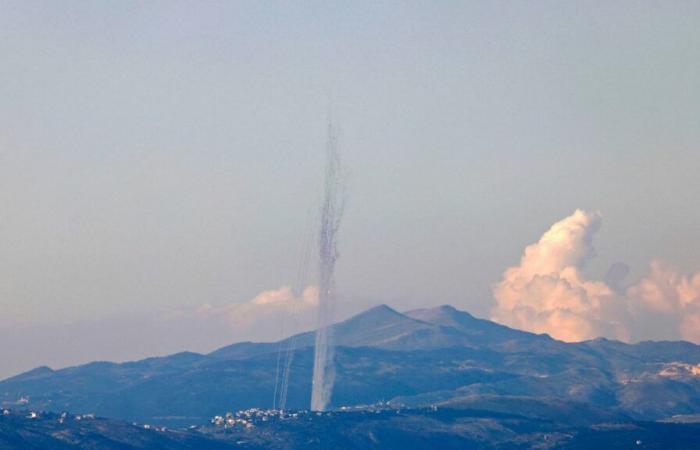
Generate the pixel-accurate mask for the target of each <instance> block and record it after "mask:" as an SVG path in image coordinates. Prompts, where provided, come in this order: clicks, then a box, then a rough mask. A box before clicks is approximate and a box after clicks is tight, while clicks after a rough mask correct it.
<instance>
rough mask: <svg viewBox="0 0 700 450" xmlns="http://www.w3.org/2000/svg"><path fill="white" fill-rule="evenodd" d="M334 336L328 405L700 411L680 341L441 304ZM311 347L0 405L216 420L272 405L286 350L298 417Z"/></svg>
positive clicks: (188, 357) (302, 344)
mask: <svg viewBox="0 0 700 450" xmlns="http://www.w3.org/2000/svg"><path fill="white" fill-rule="evenodd" d="M333 334H334V338H335V343H336V345H337V348H336V361H335V362H336V377H337V378H336V387H335V389H334V392H333V402H334V403H333V405H334V406H335V407H340V406H352V405H360V404H372V403H375V402H380V401H392V402H393V403H392V404H394V405H396V406H397V407H400V405H402V404H406V405H412V406H413V407H422V406H427V405H431V404H433V403H435V402H450V401H451V400H452V401H453V403H454V402H456V401H457V399H460V398H462V399H464V398H486V397H484V396H495V397H498V396H502V397H503V398H504V399H506V398H510V399H513V398H516V399H517V398H523V397H530V398H531V401H530V403H532V402H545V403H543V404H552V403H551V401H552V400H548V399H566V401H570V402H578V403H581V404H587V405H590V407H591V408H590V410H591V411H595V410H599V409H600V408H608V409H610V410H611V411H613V412H616V413H620V414H623V415H626V416H629V417H633V418H637V419H645V420H647V419H653V420H656V419H659V418H663V417H667V416H671V415H674V414H692V413H698V412H700V376H697V375H696V370H695V369H694V368H695V367H696V365H697V364H698V363H699V362H700V347H699V346H696V345H694V344H691V343H687V342H661V343H654V342H645V343H639V344H625V343H622V342H618V341H611V340H603V339H598V340H593V341H586V342H580V343H565V342H561V341H557V340H554V339H552V338H551V337H549V336H547V335H538V334H533V333H529V332H525V331H520V330H515V329H511V328H508V327H505V326H503V325H500V324H497V323H494V322H491V321H488V320H485V319H479V318H476V317H474V316H472V315H471V314H469V313H467V312H464V311H460V310H458V309H456V308H454V307H451V306H449V305H442V306H439V307H436V308H424V309H417V310H411V311H406V312H405V313H401V312H398V311H396V310H394V309H393V308H391V307H389V306H387V305H378V306H376V307H374V308H371V309H369V310H366V311H363V312H361V313H360V314H357V315H355V316H353V317H351V318H349V319H347V320H344V321H341V322H339V323H337V324H334V325H333ZM313 337H314V335H313V332H306V333H300V334H297V335H295V336H291V337H289V338H287V339H283V340H280V341H278V342H272V343H269V342H268V343H253V342H239V343H235V344H231V345H229V346H224V347H221V348H219V349H217V350H215V351H213V352H210V353H208V354H199V353H192V352H180V353H176V354H173V355H168V356H162V357H154V358H146V359H143V360H138V361H130V362H125V363H111V362H92V363H88V364H84V365H80V366H73V367H68V368H65V369H59V370H53V369H50V368H47V367H39V368H36V369H33V370H31V371H28V372H25V373H23V374H19V375H16V376H14V377H11V378H8V379H5V380H3V381H0V406H3V407H16V406H17V405H19V404H20V402H21V404H22V405H23V406H26V407H28V408H36V409H38V410H47V411H63V410H70V411H77V412H95V413H98V414H100V415H102V416H105V417H115V418H119V419H123V420H139V421H149V422H154V423H159V422H160V423H163V424H167V425H169V426H170V425H178V426H179V425H187V424H190V422H195V423H196V422H198V421H200V422H201V421H203V420H206V419H207V418H208V417H210V416H212V415H214V414H216V413H218V412H221V410H231V409H243V408H248V407H269V406H271V402H272V398H273V395H274V394H273V390H274V389H273V388H274V383H275V381H274V380H275V379H276V376H278V375H276V370H277V369H276V367H277V364H278V363H277V361H278V358H279V351H280V350H281V349H285V348H287V346H288V345H289V344H291V343H292V340H293V343H294V344H295V347H296V351H295V356H294V361H293V364H292V366H291V376H290V380H289V397H288V407H290V408H296V409H305V408H308V399H309V396H310V379H311V370H312V366H313ZM649 392H657V393H659V394H658V395H655V396H650V395H649ZM489 398H491V397H489ZM487 403H488V402H487ZM485 404H486V403H485ZM509 404H513V402H512V401H510V403H509ZM524 404H526V402H523V405H524ZM552 408H554V407H553V406H552ZM173 417H181V419H172V418H173Z"/></svg>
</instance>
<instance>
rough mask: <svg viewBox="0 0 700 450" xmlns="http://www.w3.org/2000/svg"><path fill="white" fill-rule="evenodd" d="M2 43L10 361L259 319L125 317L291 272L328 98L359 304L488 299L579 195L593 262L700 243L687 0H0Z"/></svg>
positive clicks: (698, 38) (699, 40)
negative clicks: (135, 332)
mask: <svg viewBox="0 0 700 450" xmlns="http://www.w3.org/2000/svg"><path fill="white" fill-rule="evenodd" d="M0 56H1V59H0V99H2V101H0V335H4V336H6V338H5V339H2V340H0V360H3V362H2V363H0V377H1V376H3V375H8V374H10V373H13V372H16V371H17V370H20V369H25V368H29V367H32V366H35V365H38V364H40V363H42V361H44V360H46V361H47V362H48V363H51V364H52V365H58V366H60V365H61V364H67V363H75V362H79V361H82V360H87V359H90V358H102V359H111V358H129V357H136V356H140V355H141V353H140V352H145V353H146V354H150V353H158V352H165V351H175V350H178V349H184V348H182V347H183V346H185V345H186V343H187V342H191V343H192V345H191V346H190V348H191V349H195V350H206V349H210V348H213V347H215V346H216V345H220V344H221V343H223V342H225V341H226V339H228V338H231V339H233V338H234V337H235V338H239V337H246V336H243V335H245V333H243V335H241V336H239V335H240V334H241V333H238V334H236V333H235V332H232V334H231V335H230V336H228V335H226V331H220V334H218V335H217V336H218V337H217V338H216V339H214V338H212V339H210V340H208V339H207V338H206V336H202V335H197V336H195V335H192V336H189V335H187V333H184V334H183V333H180V335H179V336H178V339H179V340H177V342H176V343H175V344H173V342H175V340H168V339H166V338H165V337H162V336H161V339H163V341H164V342H165V341H167V342H170V344H169V345H170V347H168V346H167V342H166V343H165V344H162V345H161V344H153V346H151V347H148V345H145V346H144V347H143V348H140V349H138V350H137V349H133V348H132V349H131V350H130V349H129V348H128V345H132V347H133V344H129V343H127V342H126V341H125V343H124V344H123V345H122V346H119V345H118V343H114V342H111V341H113V340H115V339H117V340H118V338H114V336H117V335H118V334H119V332H120V331H119V330H121V328H120V327H121V325H119V324H122V323H125V322H124V321H126V322H129V321H130V320H131V319H129V318H130V317H131V318H133V317H139V319H138V320H146V319H141V318H143V317H148V316H149V315H152V314H163V313H164V312H166V313H167V312H169V311H182V310H188V311H189V310H197V309H198V308H200V307H201V306H202V305H204V304H208V305H210V307H211V308H213V310H216V308H225V307H228V306H227V305H229V306H230V305H231V304H235V303H241V302H247V301H249V300H251V299H253V298H255V297H256V296H257V295H258V294H259V293H260V292H262V291H268V290H276V289H279V288H282V287H284V286H286V285H289V284H291V283H292V282H293V281H294V277H295V274H296V271H297V265H298V254H299V247H300V245H301V242H302V240H303V236H304V230H305V228H306V225H305V224H306V222H307V217H308V215H309V213H308V211H309V209H310V208H311V209H312V211H315V209H314V208H316V206H317V205H318V198H319V190H320V189H319V188H320V184H321V176H322V167H323V156H324V153H323V142H324V139H325V129H326V118H327V113H328V109H329V104H331V105H332V107H333V109H334V111H335V116H336V117H337V119H338V121H339V122H340V125H341V128H342V137H341V151H342V153H343V158H344V162H345V166H346V168H347V171H348V175H347V185H348V192H349V203H348V207H347V210H346V215H345V220H344V223H343V227H342V230H341V233H340V246H341V253H342V255H341V259H340V261H339V263H338V266H337V270H338V275H337V278H338V288H339V291H340V292H341V294H342V296H343V297H344V299H345V300H344V301H346V302H347V303H350V304H352V303H353V302H355V303H354V304H355V306H357V308H360V307H361V306H362V307H364V306H365V305H370V304H372V303H388V304H390V305H392V306H395V307H396V308H398V309H408V308H412V307H417V306H430V305H436V304H442V303H452V304H454V305H455V306H458V307H460V308H463V309H467V310H469V311H471V312H473V313H474V314H476V315H479V316H484V317H488V316H489V314H490V311H491V309H492V308H493V306H494V300H493V295H492V291H491V288H492V285H493V284H494V283H496V282H498V280H499V279H500V278H501V275H502V273H503V271H504V269H505V268H506V267H508V266H512V265H514V264H517V262H518V260H519V259H520V255H521V253H522V251H523V248H524V247H525V246H526V245H528V244H531V243H533V242H535V241H537V239H539V237H540V236H541V235H542V233H543V232H544V231H546V230H547V229H548V228H549V227H550V226H551V225H552V224H553V223H554V222H556V221H558V220H560V219H562V218H564V217H567V216H568V215H570V214H571V213H572V212H573V211H574V210H575V209H577V208H582V209H584V210H587V211H599V212H600V213H601V215H602V228H601V229H600V231H599V232H598V233H597V234H596V237H595V248H596V252H597V255H598V256H597V258H595V259H593V260H591V262H590V264H589V265H588V266H587V268H586V271H587V272H588V273H589V274H590V276H595V277H602V275H603V274H604V273H605V272H606V270H607V269H608V267H609V266H610V264H612V263H615V262H618V261H623V262H625V263H626V264H628V265H629V266H630V267H631V274H630V280H631V281H633V280H636V279H639V278H640V277H641V276H643V275H644V274H645V273H646V272H647V271H648V264H649V261H651V260H653V259H655V258H661V259H663V260H667V261H670V262H671V263H673V264H675V265H676V266H677V267H678V268H679V270H681V271H684V272H693V271H696V270H698V269H700V209H698V208H697V200H698V198H700V181H698V168H700V148H699V144H700V127H699V126H698V117H700V2H683V1H675V2H660V1H659V2H643V1H630V2H625V1H615V2H610V1H599V2H586V1H579V2H560V1H552V2H546V1H538V2H328V1H319V2H258V1H251V2H172V1H168V2H88V1H84V2H50V1H47V2H34V1H25V0H22V1H2V2H0ZM349 309H352V307H349ZM117 318H118V319H117ZM134 320H136V319H134ZM120 321H121V322H120ZM130 323H135V322H133V321H131V322H130ZM139 323H141V322H139ZM67 324H74V325H73V328H70V327H68V328H66V325H67ZM75 324H81V325H80V326H78V325H75ZM97 324H99V325H97ZM81 327H83V328H81ZM146 328H149V326H148V325H143V327H142V329H146ZM156 329H157V327H155V326H154V327H153V328H152V330H151V333H152V334H153V333H154V331H153V330H156ZM46 330H54V331H51V332H49V331H46ZM71 330H73V331H72V332H73V333H74V334H75V333H78V331H75V330H81V331H80V337H78V336H77V335H74V336H72V337H70V338H66V339H68V340H67V341H65V342H64V341H60V340H59V341H60V342H62V343H65V345H60V346H59V347H56V345H57V344H56V342H58V341H57V340H56V339H55V335H56V333H63V334H64V335H66V336H67V335H69V334H70V333H71ZM90 330H91V331H90ZM102 332H103V333H105V336H107V337H105V338H103V339H106V340H110V339H111V341H110V342H111V344H110V345H111V346H110V350H109V351H107V350H105V349H106V347H105V346H104V344H99V342H97V341H98V340H97V339H91V338H89V337H86V336H89V335H90V333H102ZM52 333H53V334H52ZM82 333H85V335H83V334H82ZM144 333H145V331H144ZM7 336H12V337H13V339H14V340H8V338H7ZM110 336H111V338H110ZM252 337H255V338H261V337H258V336H252ZM144 339H145V340H150V339H151V338H144ZM93 340H94V341H95V343H94V344H92V346H91V345H90V342H92V341H93ZM76 341H81V342H82V341H86V342H87V344H85V343H84V344H83V347H81V348H82V350H76V349H75V348H71V344H70V343H71V342H76ZM127 344H128V345H127ZM51 345H53V347H52V346H51ZM112 347H114V349H112ZM42 349H43V350H42ZM27 354H30V355H29V356H27ZM42 358H43V359H42Z"/></svg>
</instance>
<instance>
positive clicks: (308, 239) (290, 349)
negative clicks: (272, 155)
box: [275, 210, 313, 409]
mask: <svg viewBox="0 0 700 450" xmlns="http://www.w3.org/2000/svg"><path fill="white" fill-rule="evenodd" d="M305 229H306V230H307V233H306V236H305V238H304V243H303V244H302V248H301V254H300V258H299V266H298V268H297V277H296V282H295V287H294V295H295V296H300V295H302V290H303V289H304V286H306V284H307V281H308V280H307V278H308V275H309V261H310V260H311V248H312V246H313V245H312V239H313V231H312V227H311V211H310V210H309V213H308V214H307V217H306V227H305ZM296 314H297V308H296V307H295V308H294V310H293V311H292V317H293V318H295V317H296ZM296 346H297V335H294V336H292V337H290V338H289V339H287V349H286V354H285V358H284V364H283V367H282V379H281V385H280V389H279V396H277V386H275V395H276V398H277V400H278V402H277V408H278V409H284V408H285V407H286V406H287V392H288V390H289V374H290V372H291V369H292V361H293V360H294V351H295V350H296Z"/></svg>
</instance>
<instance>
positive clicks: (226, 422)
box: [211, 408, 299, 428]
mask: <svg viewBox="0 0 700 450" xmlns="http://www.w3.org/2000/svg"><path fill="white" fill-rule="evenodd" d="M298 417H299V413H298V412H294V413H289V412H285V411H283V410H280V409H261V408H250V409H244V410H241V411H237V412H235V413H232V412H228V413H226V415H225V416H214V417H213V418H212V419H211V423H212V424H213V425H214V426H216V427H222V428H233V427H236V426H238V427H243V428H253V427H255V425H257V424H259V423H261V422H267V421H270V420H280V419H296V418H298Z"/></svg>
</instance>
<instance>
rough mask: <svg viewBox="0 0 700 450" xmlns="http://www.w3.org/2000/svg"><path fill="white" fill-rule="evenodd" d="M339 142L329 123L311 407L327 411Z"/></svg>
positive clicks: (338, 208) (339, 203) (339, 193)
mask: <svg viewBox="0 0 700 450" xmlns="http://www.w3.org/2000/svg"><path fill="white" fill-rule="evenodd" d="M337 144H338V139H337V130H336V128H335V127H334V126H333V124H332V123H329V125H328V141H327V144H326V174H325V185H324V198H323V204H322V206H321V228H320V230H319V239H318V244H319V283H318V284H319V305H318V328H317V330H316V346H315V354H314V372H313V379H312V389H311V409H312V410H313V411H325V410H326V409H327V408H328V406H329V404H330V401H331V394H332V392H333V383H334V381H335V367H334V365H333V364H334V363H333V356H334V355H333V336H332V335H331V332H332V328H331V325H332V324H333V318H334V310H335V282H334V271H335V262H336V260H337V258H338V248H337V242H336V234H337V232H338V228H339V227H340V219H341V217H342V214H343V199H342V187H341V184H340V156H339V154H338V145H337Z"/></svg>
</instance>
